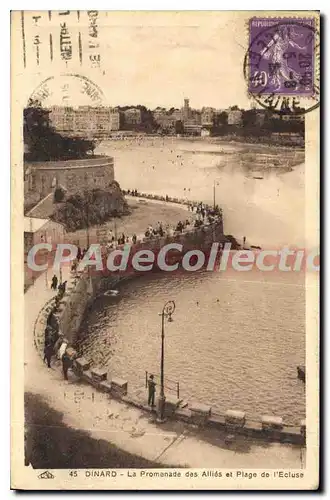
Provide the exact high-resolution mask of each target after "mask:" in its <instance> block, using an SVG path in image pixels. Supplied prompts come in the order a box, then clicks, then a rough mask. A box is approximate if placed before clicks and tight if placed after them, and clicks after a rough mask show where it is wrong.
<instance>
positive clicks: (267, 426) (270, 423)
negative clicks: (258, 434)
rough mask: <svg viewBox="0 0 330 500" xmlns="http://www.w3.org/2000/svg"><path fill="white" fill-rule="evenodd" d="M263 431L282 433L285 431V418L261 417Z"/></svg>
mask: <svg viewBox="0 0 330 500" xmlns="http://www.w3.org/2000/svg"><path fill="white" fill-rule="evenodd" d="M261 425H262V430H263V431H281V430H282V429H283V418H282V417H275V416H272V415H263V416H262V417H261Z"/></svg>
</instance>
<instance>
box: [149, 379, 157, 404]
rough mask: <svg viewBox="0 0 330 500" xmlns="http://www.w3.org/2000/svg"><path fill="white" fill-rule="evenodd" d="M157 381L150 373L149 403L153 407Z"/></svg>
mask: <svg viewBox="0 0 330 500" xmlns="http://www.w3.org/2000/svg"><path fill="white" fill-rule="evenodd" d="M155 392H156V382H155V381H154V376H153V375H150V377H149V379H148V405H149V406H151V408H153V407H154V406H155Z"/></svg>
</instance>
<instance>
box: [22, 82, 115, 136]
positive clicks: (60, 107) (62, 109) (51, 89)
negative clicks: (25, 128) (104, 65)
mask: <svg viewBox="0 0 330 500" xmlns="http://www.w3.org/2000/svg"><path fill="white" fill-rule="evenodd" d="M36 106H37V107H39V108H43V109H46V110H48V111H49V121H50V124H51V126H52V127H53V128H54V129H55V130H56V131H57V132H59V133H60V134H61V135H64V136H76V137H82V138H86V139H90V140H94V141H96V142H97V143H98V144H99V143H100V141H101V140H102V138H103V137H104V136H105V135H106V133H107V129H108V128H109V116H108V114H109V108H107V107H105V96H104V94H103V91H102V90H101V89H100V87H99V86H98V85H97V84H96V83H94V82H93V81H92V80H90V79H89V78H87V77H86V76H83V75H79V74H75V73H64V74H60V75H56V76H50V77H48V78H46V79H45V80H43V81H42V82H41V83H40V84H39V85H38V87H37V88H36V89H35V90H34V91H33V92H32V94H31V95H30V97H29V100H28V103H27V108H29V107H36Z"/></svg>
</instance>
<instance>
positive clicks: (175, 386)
mask: <svg viewBox="0 0 330 500" xmlns="http://www.w3.org/2000/svg"><path fill="white" fill-rule="evenodd" d="M149 375H150V373H148V372H147V371H146V373H145V377H146V380H145V384H146V389H147V388H148V378H149ZM154 378H155V379H156V380H160V376H159V375H154ZM168 384H169V385H168ZM164 389H166V390H167V391H171V392H175V393H176V396H177V398H178V399H180V383H179V382H177V381H174V380H171V379H169V378H167V379H165V383H164Z"/></svg>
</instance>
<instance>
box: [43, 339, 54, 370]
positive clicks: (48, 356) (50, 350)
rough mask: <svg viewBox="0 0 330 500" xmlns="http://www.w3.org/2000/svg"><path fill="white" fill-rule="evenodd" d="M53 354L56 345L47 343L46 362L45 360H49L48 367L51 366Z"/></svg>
mask: <svg viewBox="0 0 330 500" xmlns="http://www.w3.org/2000/svg"><path fill="white" fill-rule="evenodd" d="M53 354H54V347H53V345H52V344H51V343H47V344H45V348H44V363H45V361H47V366H48V368H51V366H50V362H51V359H52V356H53Z"/></svg>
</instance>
